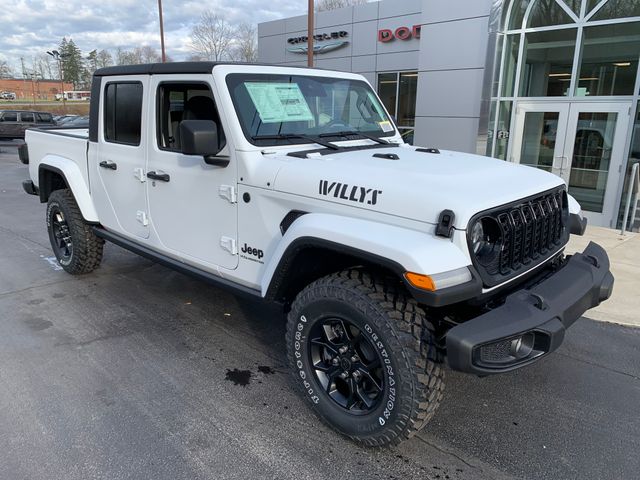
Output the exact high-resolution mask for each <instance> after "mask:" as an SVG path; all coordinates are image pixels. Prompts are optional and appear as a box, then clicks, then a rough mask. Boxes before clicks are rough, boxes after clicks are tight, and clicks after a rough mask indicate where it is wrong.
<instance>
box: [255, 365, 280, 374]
mask: <svg viewBox="0 0 640 480" xmlns="http://www.w3.org/2000/svg"><path fill="white" fill-rule="evenodd" d="M258 371H259V372H260V373H264V374H265V375H273V374H274V373H276V371H275V370H274V369H273V368H271V367H269V366H268V365H258Z"/></svg>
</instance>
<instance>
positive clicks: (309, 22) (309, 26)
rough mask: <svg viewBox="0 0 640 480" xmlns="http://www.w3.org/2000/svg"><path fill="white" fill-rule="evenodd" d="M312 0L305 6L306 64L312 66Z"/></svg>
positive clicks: (313, 7)
mask: <svg viewBox="0 0 640 480" xmlns="http://www.w3.org/2000/svg"><path fill="white" fill-rule="evenodd" d="M314 10H315V6H314V1H313V0H309V6H308V7H307V66H308V67H309V68H313V23H314V18H313V15H314Z"/></svg>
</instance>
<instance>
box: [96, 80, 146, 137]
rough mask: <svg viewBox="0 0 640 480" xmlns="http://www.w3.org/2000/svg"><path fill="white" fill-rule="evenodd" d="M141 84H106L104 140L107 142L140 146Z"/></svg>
mask: <svg viewBox="0 0 640 480" xmlns="http://www.w3.org/2000/svg"><path fill="white" fill-rule="evenodd" d="M141 123H142V83H140V82H127V83H108V84H107V86H106V87H105V94H104V138H105V140H106V141H107V142H113V143H124V144H126V145H140V132H141V129H142V127H141Z"/></svg>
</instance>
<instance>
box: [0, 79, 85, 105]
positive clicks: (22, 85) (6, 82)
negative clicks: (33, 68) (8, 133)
mask: <svg viewBox="0 0 640 480" xmlns="http://www.w3.org/2000/svg"><path fill="white" fill-rule="evenodd" d="M64 89H65V91H66V90H73V84H72V83H67V82H65V83H64ZM0 92H14V93H15V94H16V97H17V100H25V101H31V100H32V99H33V95H34V92H35V97H36V99H39V100H55V95H56V93H60V81H58V80H34V81H31V80H23V79H21V78H18V79H15V78H0Z"/></svg>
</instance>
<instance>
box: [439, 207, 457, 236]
mask: <svg viewBox="0 0 640 480" xmlns="http://www.w3.org/2000/svg"><path fill="white" fill-rule="evenodd" d="M455 220H456V214H455V213H453V212H452V211H451V210H443V211H441V212H440V216H439V217H438V225H436V235H437V236H438V237H446V238H451V237H452V236H453V222H455Z"/></svg>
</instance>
